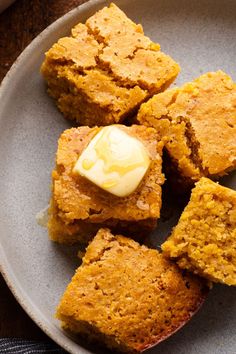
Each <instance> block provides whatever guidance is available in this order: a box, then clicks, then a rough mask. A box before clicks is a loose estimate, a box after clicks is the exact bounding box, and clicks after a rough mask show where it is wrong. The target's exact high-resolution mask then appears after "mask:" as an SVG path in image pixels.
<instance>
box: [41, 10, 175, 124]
mask: <svg viewBox="0 0 236 354" xmlns="http://www.w3.org/2000/svg"><path fill="white" fill-rule="evenodd" d="M179 70H180V69H179V66H178V64H177V63H175V62H174V60H173V59H171V58H170V57H169V56H168V55H166V54H164V53H162V52H161V51H160V45H159V44H157V43H153V42H152V41H151V40H150V39H149V38H148V37H146V36H145V35H144V33H143V29H142V26H141V25H136V24H135V23H134V22H132V21H131V20H130V19H129V18H127V16H126V15H125V14H124V12H122V11H121V10H120V9H119V8H118V7H117V6H116V5H114V4H111V5H110V6H109V7H104V8H103V9H102V10H100V11H98V12H97V13H95V15H93V16H92V17H90V18H89V19H88V20H87V21H86V23H85V24H82V23H79V24H78V25H76V26H75V27H74V28H72V31H71V36H70V37H64V38H61V39H59V41H58V42H57V43H56V44H54V45H53V46H52V48H51V49H50V50H49V51H48V52H47V53H46V57H45V60H44V62H43V64H42V68H41V72H42V74H43V76H44V78H45V79H46V81H47V83H48V92H49V94H50V95H51V96H52V97H54V98H55V99H56V102H57V105H58V107H59V109H60V110H61V112H62V113H63V114H64V115H65V117H66V118H68V119H72V120H76V122H77V123H78V124H80V125H88V126H94V125H109V124H112V123H119V122H121V121H122V120H123V119H124V118H127V117H129V116H132V115H133V114H134V112H135V111H136V110H137V109H138V107H139V106H140V104H141V103H142V102H143V101H144V100H146V99H147V98H148V97H150V96H151V95H153V94H154V93H157V92H160V91H163V90H164V89H165V88H166V87H167V86H169V85H170V84H171V83H172V81H173V80H174V79H175V77H176V76H177V75H178V72H179Z"/></svg>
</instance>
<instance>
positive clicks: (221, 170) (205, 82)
mask: <svg viewBox="0 0 236 354" xmlns="http://www.w3.org/2000/svg"><path fill="white" fill-rule="evenodd" d="M137 120H138V121H139V123H140V124H143V125H147V126H152V127H155V128H156V129H157V131H158V132H159V134H161V136H163V137H164V138H165V147H166V149H167V151H168V154H169V157H170V159H171V166H172V167H171V168H172V171H173V166H174V167H175V168H176V169H177V170H178V174H179V179H180V182H181V179H182V180H183V181H184V182H185V183H186V181H189V182H190V184H193V182H195V181H197V180H199V179H200V178H201V177H203V176H205V177H210V178H216V177H219V176H222V175H224V174H226V173H227V172H228V171H230V170H233V169H235V167H236V84H235V83H234V82H233V81H232V79H231V78H230V77H229V76H228V75H226V74H225V73H224V72H222V71H217V72H211V73H207V74H204V75H202V76H200V77H199V78H198V79H196V80H194V81H193V82H191V83H187V84H185V85H183V86H182V87H180V88H174V89H170V90H167V91H165V92H164V93H160V94H158V95H156V96H154V97H153V98H152V99H150V100H149V101H148V102H147V103H144V104H143V105H142V106H141V108H140V111H139V113H138V117H137Z"/></svg>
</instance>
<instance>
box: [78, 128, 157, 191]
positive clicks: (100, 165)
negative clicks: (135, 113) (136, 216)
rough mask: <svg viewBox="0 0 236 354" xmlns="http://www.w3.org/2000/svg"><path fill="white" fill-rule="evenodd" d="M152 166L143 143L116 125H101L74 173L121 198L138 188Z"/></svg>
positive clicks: (81, 156) (80, 158)
mask: <svg viewBox="0 0 236 354" xmlns="http://www.w3.org/2000/svg"><path fill="white" fill-rule="evenodd" d="M149 165H150V159H149V156H148V153H147V150H146V148H145V146H144V145H143V143H142V142H141V141H139V140H138V139H136V138H135V137H132V136H130V135H129V134H127V133H126V132H125V131H124V130H122V129H120V128H118V127H117V126H115V125H110V126H108V127H104V128H102V129H101V130H100V131H99V132H98V133H97V134H96V135H95V136H94V138H93V139H92V140H91V141H90V143H89V144H88V146H87V147H86V148H85V150H84V151H83V152H82V154H81V155H80V157H79V159H78V160H77V162H76V164H75V167H74V170H73V172H74V173H77V174H80V175H81V176H83V177H86V178H87V179H88V180H90V181H91V182H93V183H94V184H96V185H97V186H99V187H100V188H102V189H104V190H106V191H107V192H109V193H112V194H114V195H116V196H118V197H125V196H127V195H129V194H131V193H132V192H134V191H135V190H136V188H137V187H138V185H139V183H140V182H141V180H142V179H143V177H144V175H145V174H146V172H147V170H148V168H149Z"/></svg>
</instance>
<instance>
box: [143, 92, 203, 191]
mask: <svg viewBox="0 0 236 354" xmlns="http://www.w3.org/2000/svg"><path fill="white" fill-rule="evenodd" d="M169 92H170V91H169ZM172 93H173V94H172V98H171V100H170V101H169V102H168V104H167V105H166V106H165V108H166V110H167V114H166V115H163V116H161V117H158V118H156V117H155V112H153V111H152V112H148V114H145V110H146V109H149V107H151V105H150V101H148V102H146V103H144V104H143V105H142V106H141V108H140V110H139V113H138V116H137V120H138V122H139V123H140V124H144V125H146V126H152V127H153V128H155V129H157V130H159V129H158V121H159V120H167V121H168V123H169V128H168V130H169V131H168V132H166V134H167V135H168V134H169V135H170V136H169V137H168V136H167V135H162V139H163V141H164V145H165V148H166V150H167V151H168V154H169V155H170V159H171V161H172V164H173V166H176V169H177V171H178V173H177V176H178V175H179V176H180V177H179V181H180V185H181V184H182V183H181V181H187V182H188V183H187V184H188V185H189V186H192V185H193V183H194V182H196V181H197V180H199V179H200V178H201V176H203V175H204V171H203V169H202V161H201V159H200V156H199V143H198V141H197V139H196V136H195V133H194V129H193V127H192V125H191V122H190V120H189V119H188V118H186V117H181V116H180V117H178V118H177V119H173V118H172V116H171V114H170V107H171V105H173V104H174V103H175V102H176V100H177V97H178V95H180V94H181V89H178V88H176V89H172ZM163 94H165V93H163ZM158 97H159V96H158V95H157V96H154V97H153V98H151V101H154V100H156V99H157V98H158ZM177 125H182V126H184V129H182V133H183V138H184V140H183V141H182V142H181V143H182V144H183V146H184V147H185V149H187V150H188V152H189V154H188V155H185V156H184V157H183V158H182V159H181V160H182V161H180V160H177V159H176V158H175V157H174V156H173V153H172V151H173V147H172V141H171V135H172V134H173V133H172V131H173V132H174V130H173V129H174V128H175V127H176V126H177ZM173 135H174V134H173ZM176 142H177V141H176ZM178 143H179V142H178ZM174 149H175V147H174ZM186 170H188V172H187V173H186Z"/></svg>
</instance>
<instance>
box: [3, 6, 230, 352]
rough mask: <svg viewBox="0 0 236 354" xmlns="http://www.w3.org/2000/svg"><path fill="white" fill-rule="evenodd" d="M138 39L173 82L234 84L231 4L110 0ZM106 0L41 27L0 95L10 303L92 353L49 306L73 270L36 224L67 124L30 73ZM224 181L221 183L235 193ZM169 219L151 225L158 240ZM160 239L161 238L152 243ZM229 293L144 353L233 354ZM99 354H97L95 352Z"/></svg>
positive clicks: (221, 290) (58, 337) (67, 255)
mask: <svg viewBox="0 0 236 354" xmlns="http://www.w3.org/2000/svg"><path fill="white" fill-rule="evenodd" d="M116 3H117V5H118V6H120V7H121V8H122V9H123V10H124V11H125V12H126V13H127V14H128V16H129V17H131V18H132V19H133V20H134V21H136V22H141V23H142V24H143V27H144V30H145V33H146V34H147V35H148V36H150V37H151V38H152V39H153V40H154V41H155V40H156V41H158V42H159V43H161V45H162V49H163V51H164V52H166V53H168V54H170V55H171V56H173V58H174V59H175V60H176V61H178V62H179V63H180V64H181V67H182V72H181V74H180V75H179V77H178V80H177V83H178V84H181V83H184V82H185V81H188V80H192V79H193V78H195V77H197V76H199V75H200V74H201V73H204V72H206V71H211V70H217V69H222V70H224V71H226V72H227V73H228V74H230V75H231V76H232V77H233V78H234V80H236V69H235V57H236V40H235V38H236V1H230V0H229V1H224V2H223V1H221V0H196V1H195V0H192V1H189V0H173V1H171V0H158V1H157V0H145V1H143V0H127V1H119V0H118V1H116ZM105 4H107V2H106V1H92V2H89V3H86V4H85V5H82V6H80V7H79V8H77V9H75V10H73V11H72V12H70V13H68V14H67V15H66V16H64V17H62V18H61V19H59V20H58V21H56V22H55V23H54V24H53V25H51V26H50V27H49V28H48V29H46V30H45V31H44V32H43V33H42V34H41V35H39V36H38V38H36V39H35V40H34V41H33V42H32V43H31V44H30V46H29V47H28V48H27V49H26V50H25V51H24V52H23V54H22V55H21V56H20V57H19V59H18V60H17V61H16V63H15V64H14V65H13V67H12V68H11V70H10V72H9V73H8V74H7V76H6V78H5V80H4V82H3V84H2V87H1V91H0V102H1V104H0V130H1V138H0V151H1V155H0V175H1V183H0V195H1V198H0V233H1V238H0V261H1V270H2V273H3V275H4V277H5V279H6V281H7V283H8V285H9V287H10V288H11V290H12V292H13V293H14V294H15V297H16V298H17V300H18V301H19V303H20V304H21V305H22V307H23V308H24V309H25V311H26V312H27V313H28V314H29V315H30V316H31V318H32V319H33V320H34V321H35V322H36V323H37V324H38V325H39V326H40V327H41V328H42V329H43V330H44V331H45V332H46V333H47V334H48V335H49V336H50V337H51V338H53V339H54V340H55V341H56V342H57V343H58V344H60V345H61V346H62V347H63V348H65V349H66V350H68V351H69V352H71V353H75V354H85V353H93V352H95V350H94V351H93V350H92V351H91V350H90V351H89V350H88V349H85V348H84V347H83V346H81V345H80V344H78V343H76V342H75V341H74V338H71V337H69V336H67V335H66V334H65V333H63V332H62V331H61V329H60V325H59V323H58V321H57V320H56V319H54V317H53V315H54V311H55V307H56V305H57V303H58V301H59V298H60V296H61V295H62V293H63V291H64V289H65V287H66V285H67V284H68V282H69V281H70V278H71V276H72V274H73V273H74V270H75V268H76V267H77V266H78V260H77V258H76V250H77V249H76V247H72V248H71V247H60V246H59V245H56V244H54V243H52V242H50V241H49V240H48V237H47V231H46V230H45V229H42V228H41V227H40V226H38V225H37V223H36V220H35V215H36V213H37V212H38V211H39V210H40V209H42V208H43V207H44V206H45V205H47V203H48V199H49V194H50V173H51V170H52V167H53V164H54V154H55V151H56V146H57V139H58V137H59V135H60V133H61V132H62V131H63V130H64V129H65V128H67V127H69V123H68V122H66V121H65V120H64V119H63V117H62V116H61V114H60V113H59V112H58V111H57V109H56V107H55V105H54V103H53V101H52V100H51V99H50V98H49V97H48V95H47V94H46V91H45V86H44V82H43V80H42V78H41V76H40V74H39V68H40V64H41V63H42V60H43V57H44V52H45V51H46V50H47V49H48V48H49V47H50V46H51V45H52V44H53V43H54V42H55V41H56V40H57V39H58V38H59V37H62V36H64V35H66V34H67V33H68V32H69V29H70V28H71V27H72V26H73V25H74V24H75V23H77V22H80V21H85V20H86V18H87V17H89V16H90V15H92V14H93V13H94V12H95V11H97V10H98V9H99V8H102V7H103V6H104V5H105ZM235 181H236V176H235V175H233V174H231V175H230V176H229V177H228V178H226V179H225V181H224V183H226V184H227V185H230V186H231V187H234V188H235V187H236V183H235ZM175 219H176V217H174V218H172V219H171V220H169V221H168V222H161V223H160V224H159V231H158V232H159V236H158V239H159V242H160V240H161V237H164V236H166V235H167V234H168V232H169V230H170V226H171V224H174V223H175V221H176V220H175ZM160 235H161V236H160ZM235 328H236V300H235V289H233V288H229V287H223V286H215V287H214V289H213V291H212V292H211V293H210V295H209V297H208V299H207V301H206V302H205V304H204V305H203V307H202V308H201V310H200V311H199V312H198V314H197V315H196V316H195V317H194V318H193V319H192V320H191V321H190V322H189V323H188V325H187V326H185V327H184V328H183V329H181V330H180V331H179V332H178V333H176V334H175V335H174V336H172V337H171V338H169V339H168V340H166V341H165V342H163V343H161V344H160V345H158V346H157V347H155V348H152V349H151V350H150V351H149V353H152V354H154V353H155V354H158V353H171V354H177V353H178V354H179V353H181V354H195V353H196V354H200V353H202V354H203V353H204V354H207V353H209V354H212V353H214V354H217V353H219V354H222V353H227V354H230V353H232V354H235V353H236V332H235ZM103 354H104V353H103Z"/></svg>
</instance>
